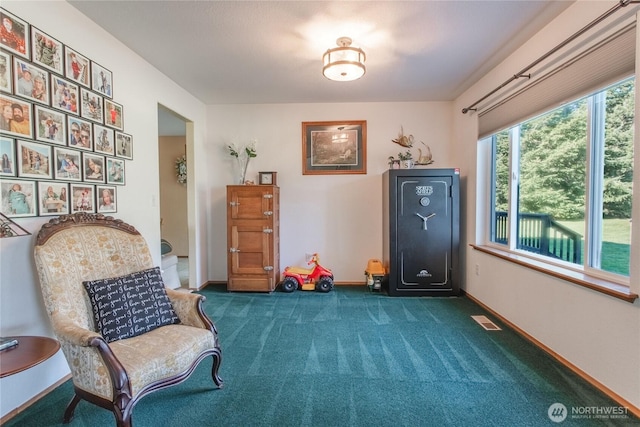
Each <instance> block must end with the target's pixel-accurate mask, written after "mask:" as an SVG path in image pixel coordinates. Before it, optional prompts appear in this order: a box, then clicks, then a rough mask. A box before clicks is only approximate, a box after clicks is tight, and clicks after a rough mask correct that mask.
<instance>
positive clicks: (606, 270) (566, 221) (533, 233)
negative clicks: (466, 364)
mask: <svg viewBox="0 0 640 427" xmlns="http://www.w3.org/2000/svg"><path fill="white" fill-rule="evenodd" d="M634 90H635V79H634V78H627V79H625V80H623V81H619V82H617V83H615V84H613V85H611V86H608V87H605V88H600V89H599V90H597V91H595V92H592V93H590V94H589V95H588V96H586V97H581V98H579V99H575V100H574V101H572V102H568V103H565V104H564V105H562V106H561V107H559V108H555V109H552V110H550V111H547V112H546V113H544V114H542V115H538V116H536V117H534V118H532V119H529V120H526V121H523V122H521V123H518V124H516V125H515V126H511V127H509V128H507V129H504V130H501V131H498V132H495V133H493V134H492V135H490V136H488V137H487V138H485V139H483V140H482V141H481V143H483V142H484V143H489V144H490V145H491V191H490V199H491V200H490V206H491V215H489V216H488V219H489V221H490V223H489V224H488V229H489V230H490V233H489V234H490V235H489V240H490V241H491V242H492V243H494V244H498V245H504V246H505V247H506V248H508V249H510V250H512V251H519V252H520V251H522V253H526V254H528V255H531V256H533V257H536V258H539V259H543V260H547V261H549V262H551V263H555V264H559V265H562V266H565V267H569V268H574V269H578V270H584V271H585V272H587V273H596V274H601V275H602V274H604V275H610V276H621V277H623V278H624V277H625V276H626V277H628V276H629V262H630V259H629V249H630V243H631V203H632V200H633V186H632V179H633V141H634V135H633V132H634V127H633V123H634V108H635V102H634V100H635V94H634Z"/></svg>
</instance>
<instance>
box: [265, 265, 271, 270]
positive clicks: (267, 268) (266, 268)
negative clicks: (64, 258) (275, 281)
mask: <svg viewBox="0 0 640 427" xmlns="http://www.w3.org/2000/svg"><path fill="white" fill-rule="evenodd" d="M264 271H273V266H272V265H265V266H264Z"/></svg>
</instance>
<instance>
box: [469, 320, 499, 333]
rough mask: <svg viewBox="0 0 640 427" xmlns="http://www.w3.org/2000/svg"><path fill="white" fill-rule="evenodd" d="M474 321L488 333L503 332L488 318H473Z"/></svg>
mask: <svg viewBox="0 0 640 427" xmlns="http://www.w3.org/2000/svg"><path fill="white" fill-rule="evenodd" d="M471 318H472V319H473V320H475V321H476V322H478V324H479V325H480V326H482V327H483V328H484V329H486V330H487V331H501V330H502V329H500V327H499V326H498V325H496V324H495V323H493V322H492V321H491V320H489V319H488V318H487V316H471Z"/></svg>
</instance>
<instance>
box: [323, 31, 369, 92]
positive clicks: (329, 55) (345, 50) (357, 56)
mask: <svg viewBox="0 0 640 427" xmlns="http://www.w3.org/2000/svg"><path fill="white" fill-rule="evenodd" d="M337 44H338V47H335V48H333V49H328V50H327V51H326V52H325V54H324V55H323V56H322V63H323V65H324V67H323V68H322V74H323V75H324V76H325V77H326V78H328V79H329V80H335V81H339V82H348V81H352V80H357V79H359V78H360V77H362V76H363V75H364V73H365V72H366V68H365V66H364V62H365V60H366V55H365V53H364V51H363V50H362V49H360V48H357V47H351V39H350V38H348V37H341V38H339V39H338V40H337Z"/></svg>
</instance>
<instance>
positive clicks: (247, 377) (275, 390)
mask: <svg viewBox="0 0 640 427" xmlns="http://www.w3.org/2000/svg"><path fill="white" fill-rule="evenodd" d="M202 293H203V294H204V295H206V296H207V301H206V302H205V310H206V312H207V313H208V314H209V315H210V316H211V318H212V319H214V321H215V322H216V325H217V326H218V329H219V333H220V338H221V345H222V351H223V361H222V368H221V370H220V374H221V376H222V378H223V379H224V381H225V386H224V388H223V389H220V390H216V389H213V382H212V381H211V376H210V370H211V361H210V359H208V360H207V361H205V362H203V363H202V364H201V365H200V367H199V368H198V369H197V371H196V372H195V373H194V375H193V376H192V377H191V378H190V379H189V380H187V381H186V382H185V383H183V384H181V385H179V386H176V387H172V388H169V389H166V390H162V391H160V392H157V393H154V394H152V395H150V396H147V397H146V398H143V399H142V400H141V401H140V402H139V403H138V405H137V406H136V407H135V409H134V411H133V423H134V425H135V426H136V427H147V426H149V427H157V426H176V427H177V426H323V427H324V426H474V427H475V426H509V427H512V426H544V425H567V426H591V425H617V426H629V425H640V422H639V421H638V420H637V419H636V418H633V416H632V415H629V416H628V418H625V419H613V418H610V417H609V418H608V419H607V418H604V419H603V418H597V419H596V418H591V419H587V418H575V417H574V416H572V414H571V411H572V408H574V407H575V408H585V407H597V408H603V409H602V410H607V408H611V407H615V408H616V409H617V408H618V405H617V404H616V403H615V402H614V401H612V400H610V399H609V398H607V397H606V396H605V395H603V394H602V393H600V392H599V391H598V390H596V389H594V388H592V387H591V386H590V385H588V384H587V383H586V382H585V381H583V380H582V379H580V378H579V377H577V376H576V375H574V374H573V373H571V372H570V371H568V370H567V369H566V368H564V367H563V366H561V365H560V364H558V363H557V362H555V361H554V360H553V359H551V358H550V357H549V356H547V355H546V354H545V353H543V352H542V351H540V350H538V349H537V348H536V347H534V346H532V345H531V344H529V343H528V342H527V341H525V340H524V339H522V338H521V337H520V336H519V335H517V334H516V333H514V332H512V331H510V330H508V329H504V326H503V330H502V331H492V332H488V331H485V330H484V329H482V328H481V327H480V326H479V325H478V324H477V323H475V322H474V321H473V320H472V319H471V318H470V316H471V315H476V314H487V313H485V312H484V311H483V310H482V309H481V308H480V307H478V306H477V305H475V304H474V303H473V302H471V301H469V300H468V299H466V298H462V297H461V298H410V297H404V298H393V297H387V296H386V295H384V294H380V293H371V292H370V291H369V290H368V288H366V287H364V286H360V287H350V286H338V287H337V288H336V289H335V290H334V291H333V292H331V293H328V294H320V293H315V292H302V291H297V292H295V293H291V294H285V293H279V292H276V293H273V294H270V295H269V294H247V293H228V292H226V290H225V288H224V287H223V286H210V287H208V288H207V289H205V290H203V291H202ZM489 317H490V316H489ZM494 320H495V319H494ZM500 326H502V325H500ZM3 392H6V391H3ZM71 397H72V386H71V383H70V381H69V382H67V383H65V384H63V385H62V386H60V387H58V388H57V389H56V390H55V391H54V392H52V393H50V394H49V395H47V396H46V397H45V398H43V399H41V400H40V401H38V402H37V403H36V404H34V405H33V406H31V407H30V408H29V409H28V410H26V411H25V412H23V413H21V414H19V415H18V416H16V417H14V418H13V419H12V420H11V421H10V422H8V423H7V424H6V426H7V427H9V426H21V427H24V426H54V425H56V426H57V425H62V424H61V419H62V413H63V411H64V408H65V406H66V404H67V403H68V401H69V400H70V399H71ZM556 402H559V403H562V404H564V405H565V406H566V408H567V409H568V412H569V415H568V417H567V418H566V420H565V421H564V422H562V423H559V424H558V423H555V422H552V421H551V420H550V418H549V417H548V415H547V411H548V409H549V406H550V405H552V404H553V403H556ZM69 425H71V426H87V427H89V426H91V427H93V426H110V425H114V418H113V415H112V414H111V413H110V412H108V411H106V410H104V409H101V408H98V407H96V406H94V405H91V404H88V403H86V402H81V403H80V404H79V405H78V408H77V409H76V416H75V418H74V420H73V421H72V422H71V424H69Z"/></svg>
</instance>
